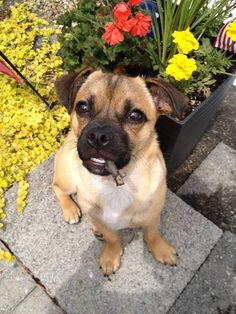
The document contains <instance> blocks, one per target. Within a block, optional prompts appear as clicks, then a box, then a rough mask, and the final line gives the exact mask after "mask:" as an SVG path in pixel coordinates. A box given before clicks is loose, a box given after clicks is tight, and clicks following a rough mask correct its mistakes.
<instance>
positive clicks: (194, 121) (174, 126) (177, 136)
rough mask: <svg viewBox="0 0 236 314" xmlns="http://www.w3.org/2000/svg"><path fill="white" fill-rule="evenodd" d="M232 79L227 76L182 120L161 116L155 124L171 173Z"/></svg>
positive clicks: (190, 149)
mask: <svg viewBox="0 0 236 314" xmlns="http://www.w3.org/2000/svg"><path fill="white" fill-rule="evenodd" d="M233 81H234V78H233V77H229V78H228V79H227V80H225V81H224V83H223V84H222V85H220V86H219V87H218V88H217V90H215V92H214V93H213V94H212V95H211V96H210V97H209V98H207V99H206V100H205V101H203V102H202V103H201V105H199V106H198V107H197V109H196V110H195V111H193V112H192V113H191V114H190V115H188V116H187V117H186V118H185V119H184V120H182V121H177V120H175V119H174V118H173V117H171V116H161V117H160V118H159V119H158V121H157V124H156V129H157V132H158V136H159V141H160V145H161V149H162V152H163V155H164V157H165V160H166V165H167V169H168V174H171V173H172V172H173V171H174V170H175V169H176V168H177V167H178V166H179V165H180V164H181V163H182V162H183V161H184V160H185V159H186V158H187V157H188V155H189V154H190V153H191V151H192V150H193V148H194V146H195V145H196V144H197V142H198V141H199V140H200V138H201V136H202V135H203V133H204V132H205V130H206V129H207V127H208V125H209V123H210V121H211V119H212V118H213V117H214V115H215V114H216V111H217V109H218V107H219V105H220V104H221V102H222V100H223V98H224V97H225V96H226V94H227V92H228V90H229V88H230V86H231V85H232V83H233Z"/></svg>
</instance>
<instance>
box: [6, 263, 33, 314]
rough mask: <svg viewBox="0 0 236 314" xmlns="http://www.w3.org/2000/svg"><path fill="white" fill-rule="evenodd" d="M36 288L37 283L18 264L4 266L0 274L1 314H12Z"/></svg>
mask: <svg viewBox="0 0 236 314" xmlns="http://www.w3.org/2000/svg"><path fill="white" fill-rule="evenodd" d="M1 263H3V262H1ZM7 268H8V269H7ZM34 287H35V282H34V281H33V279H32V278H31V277H30V276H29V275H28V274H27V273H26V272H25V271H24V270H23V268H22V267H20V266H19V265H17V264H16V263H15V264H14V265H8V266H4V271H3V272H2V274H0V313H1V314H3V313H10V312H11V311H12V310H13V309H14V308H15V307H16V306H17V305H18V304H19V303H20V302H21V301H22V300H24V298H25V297H26V296H27V295H28V294H29V293H30V292H31V291H32V290H33V289H34Z"/></svg>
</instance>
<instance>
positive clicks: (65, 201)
mask: <svg viewBox="0 0 236 314" xmlns="http://www.w3.org/2000/svg"><path fill="white" fill-rule="evenodd" d="M52 187H53V190H54V192H55V194H56V196H57V198H58V200H59V202H60V205H61V208H62V211H63V217H64V220H65V221H66V222H68V223H69V224H74V223H77V222H79V220H80V217H81V211H80V209H79V207H78V205H77V204H76V203H75V202H74V201H73V200H72V198H71V197H70V195H68V194H66V193H65V192H64V191H63V190H62V189H60V187H59V186H58V185H57V184H56V183H53V184H52Z"/></svg>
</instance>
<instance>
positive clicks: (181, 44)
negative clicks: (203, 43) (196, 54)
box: [172, 27, 199, 54]
mask: <svg viewBox="0 0 236 314" xmlns="http://www.w3.org/2000/svg"><path fill="white" fill-rule="evenodd" d="M172 37H174V40H173V42H174V43H175V44H176V46H177V49H178V52H179V53H183V54H187V53H189V52H190V51H191V50H197V49H198V48H199V42H198V41H197V39H196V38H195V37H194V35H193V34H192V33H191V32H190V30H189V27H188V28H187V29H186V30H185V31H181V32H178V31H175V32H174V33H173V34H172Z"/></svg>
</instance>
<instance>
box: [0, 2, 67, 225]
mask: <svg viewBox="0 0 236 314" xmlns="http://www.w3.org/2000/svg"><path fill="white" fill-rule="evenodd" d="M11 12H12V14H11V15H10V16H9V17H7V18H5V19H4V20H2V21H0V33H1V36H0V49H1V50H2V51H3V52H4V53H5V54H6V55H7V56H8V58H9V59H10V60H11V61H12V63H14V64H15V65H16V66H17V67H18V68H19V70H20V71H22V73H23V74H24V75H25V76H26V77H27V79H28V80H29V81H30V82H31V83H33V85H34V86H35V87H36V88H37V90H38V91H39V92H40V93H41V94H42V95H44V97H46V98H47V100H48V101H49V102H50V103H53V104H54V106H53V108H52V109H49V108H47V107H46V105H45V104H44V103H42V101H41V99H39V98H38V97H37V96H36V95H35V94H33V93H32V91H31V90H30V89H29V88H28V86H27V85H25V84H23V85H17V84H16V82H15V81H13V80H11V79H10V78H8V77H7V76H5V75H2V74H1V75H0V90H1V99H2V103H1V106H0V116H1V120H0V221H1V219H4V218H5V216H6V214H5V213H4V211H3V207H4V191H6V190H7V189H8V188H9V187H10V186H11V185H12V184H13V183H15V182H19V191H18V199H17V204H16V206H18V210H19V212H22V211H23V209H24V206H25V198H26V194H27V189H28V183H27V182H26V181H25V177H26V174H27V173H28V172H29V171H31V170H33V169H34V168H35V167H36V166H38V165H39V164H40V163H41V162H42V161H44V160H45V159H46V158H48V157H49V156H50V155H51V154H52V153H53V152H54V151H55V150H56V149H57V148H58V147H59V146H60V145H61V142H62V141H63V138H64V133H65V131H64V130H65V129H66V128H67V127H68V125H69V116H68V115H67V113H66V110H65V109H64V107H61V106H59V105H58V104H57V103H56V95H55V93H54V80H55V79H56V77H57V76H59V75H61V73H62V69H61V64H62V60H61V58H60V57H59V56H58V49H59V47H60V46H59V43H58V42H54V43H50V40H51V37H52V36H53V34H55V33H58V30H56V29H53V28H51V27H50V28H49V27H48V22H47V21H45V20H42V19H39V18H38V17H37V15H35V14H34V13H32V12H31V6H30V4H29V2H26V3H23V4H17V5H15V6H14V7H11ZM38 38H40V39H41V41H42V44H41V46H40V47H39V48H35V49H34V48H33V47H35V42H36V39H38ZM1 226H2V224H1V225H0V227H1Z"/></svg>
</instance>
